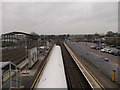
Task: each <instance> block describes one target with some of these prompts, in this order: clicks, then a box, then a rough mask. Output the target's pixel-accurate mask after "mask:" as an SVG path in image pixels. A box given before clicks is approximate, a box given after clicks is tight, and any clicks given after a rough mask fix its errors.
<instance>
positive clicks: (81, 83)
mask: <svg viewBox="0 0 120 90" xmlns="http://www.w3.org/2000/svg"><path fill="white" fill-rule="evenodd" d="M61 49H62V56H63V62H64V67H65V73H66V79H67V84H68V90H73V89H91V87H90V85H89V83H88V82H87V80H86V79H85V77H84V75H83V74H82V72H81V71H80V69H79V68H78V66H77V65H76V63H75V62H74V60H73V59H72V57H71V56H70V54H69V52H68V51H67V49H66V48H65V46H64V45H63V44H61ZM91 90H92V89H91Z"/></svg>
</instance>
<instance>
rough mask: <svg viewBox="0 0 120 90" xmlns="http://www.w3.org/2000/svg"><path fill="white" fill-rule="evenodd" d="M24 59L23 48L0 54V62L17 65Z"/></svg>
mask: <svg viewBox="0 0 120 90" xmlns="http://www.w3.org/2000/svg"><path fill="white" fill-rule="evenodd" d="M25 57H26V54H25V49H24V48H17V49H14V50H10V51H6V52H2V61H4V62H5V61H11V62H13V63H15V64H19V63H20V62H21V61H22V60H23V59H24V58H25Z"/></svg>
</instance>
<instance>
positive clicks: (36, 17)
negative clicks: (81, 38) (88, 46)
mask: <svg viewBox="0 0 120 90" xmlns="http://www.w3.org/2000/svg"><path fill="white" fill-rule="evenodd" d="M109 30H111V31H113V32H117V31H118V3H117V2H76V3H73V2H56V3H55V2H49V3H48V2H44V3H42V2H16V3H15V2H4V3H3V4H2V32H3V33H6V32H10V31H24V32H28V33H29V32H36V33H38V34H85V33H96V32H97V33H106V32H107V31H109Z"/></svg>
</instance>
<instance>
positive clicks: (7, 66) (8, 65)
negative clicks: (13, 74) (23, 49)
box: [0, 62, 19, 72]
mask: <svg viewBox="0 0 120 90" xmlns="http://www.w3.org/2000/svg"><path fill="white" fill-rule="evenodd" d="M0 69H2V71H3V72H5V71H8V70H10V69H19V68H18V67H17V65H15V64H14V63H12V62H0Z"/></svg>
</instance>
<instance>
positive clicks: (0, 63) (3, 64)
mask: <svg viewBox="0 0 120 90" xmlns="http://www.w3.org/2000/svg"><path fill="white" fill-rule="evenodd" d="M9 63H10V62H0V69H1V68H3V67H5V66H7V65H8V64H9Z"/></svg>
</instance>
